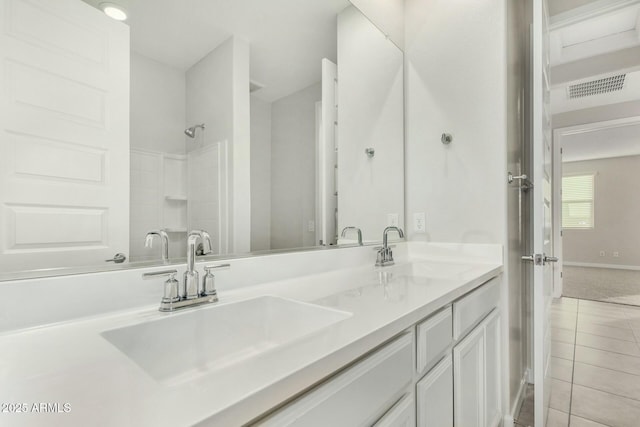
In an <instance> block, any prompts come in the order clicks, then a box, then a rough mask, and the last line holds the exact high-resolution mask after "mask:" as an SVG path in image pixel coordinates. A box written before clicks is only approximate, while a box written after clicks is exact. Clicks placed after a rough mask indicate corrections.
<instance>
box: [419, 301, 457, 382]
mask: <svg viewBox="0 0 640 427" xmlns="http://www.w3.org/2000/svg"><path fill="white" fill-rule="evenodd" d="M452 319H453V314H452V308H451V306H448V307H446V308H444V309H443V310H441V311H439V312H438V313H436V314H434V315H433V316H431V317H429V318H428V319H427V320H425V321H423V322H421V323H418V327H417V329H416V332H417V357H416V365H417V366H416V369H417V371H418V373H422V372H425V371H426V370H427V369H429V368H430V367H431V366H433V365H434V364H435V363H436V362H437V361H438V360H439V359H440V357H441V356H442V355H443V353H444V352H445V351H446V350H447V349H448V348H449V346H450V345H451V342H452V341H453V332H452V330H453V321H452Z"/></svg>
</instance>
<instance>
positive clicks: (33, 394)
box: [0, 259, 502, 427]
mask: <svg viewBox="0 0 640 427" xmlns="http://www.w3.org/2000/svg"><path fill="white" fill-rule="evenodd" d="M381 271H384V272H386V273H385V274H384V276H385V277H383V276H382V275H381V274H380V272H381ZM501 271H502V265H501V264H496V263H474V262H472V261H468V260H467V261H465V262H451V261H440V260H438V261H434V260H427V259H418V260H414V262H412V263H407V262H405V263H398V264H397V265H395V266H392V267H385V268H383V269H380V268H375V267H373V266H365V267H357V268H350V269H341V270H336V271H331V272H328V273H321V274H315V275H312V276H305V277H300V278H294V279H287V280H281V281H277V282H272V283H267V284H262V285H259V286H248V287H244V288H240V289H238V290H233V291H227V292H220V303H219V304H226V303H232V302H235V301H239V300H243V299H248V298H253V297H256V296H260V295H274V296H280V297H285V298H291V299H295V300H298V301H305V302H310V303H313V304H318V305H321V306H326V307H330V308H334V309H337V310H341V311H346V312H349V313H352V316H350V317H349V318H347V319H345V320H341V321H340V322H338V323H335V324H333V325H331V326H328V327H326V328H324V329H322V330H320V331H318V332H316V333H313V334H311V335H309V336H306V337H303V338H300V339H298V340H296V341H295V342H293V343H291V344H289V345H287V346H284V347H283V348H276V349H274V350H271V351H269V352H266V353H265V354H262V355H260V356H257V357H254V358H251V359H247V360H243V361H238V362H237V363H235V364H232V365H230V366H228V367H225V368H224V369H222V370H218V371H216V372H211V373H207V372H204V373H202V374H201V375H199V376H198V377H196V378H193V379H192V380H190V381H184V382H182V383H177V384H167V383H160V382H158V381H156V380H155V379H153V378H152V377H151V376H149V375H148V374H147V373H146V372H145V371H143V370H142V369H141V368H140V367H138V366H137V365H136V364H135V363H134V362H133V361H131V360H130V359H129V358H127V357H126V356H125V355H124V354H123V353H121V352H120V351H119V350H118V349H117V348H116V347H115V346H113V345H112V344H111V343H109V342H108V341H106V340H105V339H104V338H103V337H102V336H101V335H100V333H101V332H103V331H106V330H111V329H114V328H119V327H123V326H128V325H132V324H137V323H140V322H145V321H148V320H152V319H157V318H160V317H166V316H171V315H173V314H163V313H160V312H158V311H157V306H156V305H154V306H148V307H143V308H138V309H135V310H131V311H128V312H118V313H115V314H113V313H112V314H106V315H102V316H99V317H95V318H90V319H84V320H81V321H70V322H66V323H60V324H57V325H50V326H44V327H38V328H33V329H27V330H22V331H16V332H9V333H5V334H1V335H0V384H1V386H0V403H1V404H22V403H24V404H26V405H27V407H28V412H30V413H1V412H0V425H11V426H34V425H35V426H37V425H43V426H45V425H46V426H54V425H65V426H70V425H72V426H87V425H91V426H107V425H108V426H115V425H117V426H154V427H157V426H182V425H184V426H186V425H193V424H197V423H199V422H201V423H202V424H203V425H221V426H233V425H240V424H242V423H245V422H248V421H250V420H252V419H254V418H255V417H256V416H259V415H260V414H262V413H264V412H265V411H266V410H268V409H269V408H272V407H273V406H275V405H277V404H278V403H280V402H282V401H284V400H286V399H287V398H290V397H291V396H293V395H295V394H297V393H299V392H301V391H302V390H304V389H306V388H308V387H309V386H311V385H312V384H314V383H317V382H318V381H320V380H322V379H323V378H325V377H326V376H328V375H329V374H331V373H332V372H334V371H336V370H337V369H339V368H340V367H342V366H344V365H346V364H348V363H350V362H352V361H353V360H355V359H357V358H358V357H360V356H361V355H363V354H364V353H366V352H367V351H369V350H371V349H373V348H374V347H376V346H378V345H379V344H381V343H383V342H384V341H386V340H388V339H390V338H392V337H393V336H395V335H396V334H398V333H400V332H401V331H403V330H404V329H406V328H407V327H409V326H411V325H412V324H414V323H416V322H418V321H419V320H421V319H423V318H425V317H426V316H428V315H429V314H430V313H432V312H434V311H435V310H437V309H438V308H440V307H443V306H444V305H446V304H448V303H450V302H452V301H453V300H455V299H457V298H458V297H460V296H461V295H463V294H465V293H467V292H469V291H470V290H472V289H474V288H475V287H477V286H479V285H481V284H482V283H484V282H486V281H487V280H489V279H490V278H492V277H494V276H496V275H498V274H499V273H500V272H501ZM70 297H71V298H72V296H70ZM215 308H216V305H209V306H205V307H200V308H193V309H191V310H211V309H214V310H215ZM210 327H212V328H215V327H216V325H210ZM167 350H168V351H171V342H170V337H168V339H167ZM34 403H35V404H39V403H49V404H51V403H58V404H59V405H58V407H59V410H60V412H61V413H33V412H31V411H32V409H33V404H34ZM64 404H68V405H69V406H68V407H67V408H69V407H70V411H69V412H67V413H65V412H64V409H65V407H64ZM52 408H53V407H51V406H50V407H49V410H51V409H52Z"/></svg>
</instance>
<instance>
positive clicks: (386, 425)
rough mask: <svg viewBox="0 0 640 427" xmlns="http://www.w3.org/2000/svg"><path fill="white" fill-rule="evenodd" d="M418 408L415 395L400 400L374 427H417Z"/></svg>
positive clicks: (411, 394)
mask: <svg viewBox="0 0 640 427" xmlns="http://www.w3.org/2000/svg"><path fill="white" fill-rule="evenodd" d="M415 419H416V408H415V402H414V399H413V393H409V394H407V395H405V396H403V397H402V399H400V401H399V402H398V403H396V404H395V405H394V406H393V408H391V409H390V410H389V412H387V413H386V414H385V415H384V417H382V418H381V419H380V420H379V421H378V422H377V423H375V424H374V427H414V426H415V425H416V421H415Z"/></svg>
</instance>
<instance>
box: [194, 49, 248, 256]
mask: <svg viewBox="0 0 640 427" xmlns="http://www.w3.org/2000/svg"><path fill="white" fill-rule="evenodd" d="M200 123H205V125H206V130H205V131H204V132H203V131H201V130H198V131H197V134H196V138H195V139H190V138H188V139H187V150H188V151H190V150H195V149H199V148H203V147H205V146H211V145H215V144H220V143H223V142H225V141H226V142H227V143H228V147H229V150H228V152H226V154H225V152H222V154H221V156H223V161H224V162H229V164H230V167H229V168H228V169H226V172H225V173H226V174H227V176H226V178H227V179H228V182H229V188H230V197H229V200H228V202H229V206H228V210H229V221H228V222H226V223H224V224H223V228H224V230H226V231H225V232H227V231H228V233H229V234H228V236H222V235H220V236H214V237H215V238H218V239H224V240H226V241H228V242H229V246H228V248H227V249H226V250H227V251H229V252H234V253H242V252H248V251H249V247H250V236H249V234H250V228H251V223H250V221H251V211H250V209H251V201H250V197H251V196H250V148H249V144H250V141H249V132H250V130H249V127H250V112H249V45H248V44H247V43H246V42H244V41H241V40H239V39H237V38H235V37H231V38H229V39H228V40H227V41H225V42H224V43H222V44H221V45H220V46H218V47H217V48H216V49H214V50H213V51H211V52H210V53H209V54H208V55H207V56H205V57H204V58H203V59H201V60H200V61H199V62H198V63H197V64H195V65H194V66H193V67H191V68H190V69H189V70H187V126H192V125H195V124H200ZM225 209H226V208H225ZM209 231H210V230H209Z"/></svg>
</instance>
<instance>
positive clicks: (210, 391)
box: [0, 242, 502, 426]
mask: <svg viewBox="0 0 640 427" xmlns="http://www.w3.org/2000/svg"><path fill="white" fill-rule="evenodd" d="M394 255H395V258H396V259H395V264H394V265H390V266H385V267H377V266H374V261H375V252H374V251H372V249H371V247H367V246H363V247H353V248H344V249H341V250H320V251H308V252H299V253H287V254H270V255H265V256H263V257H253V258H239V259H231V260H229V261H228V262H229V264H230V266H229V268H228V269H227V270H224V271H220V272H219V273H218V274H217V275H216V276H217V282H218V283H217V284H218V297H219V301H218V302H217V303H213V304H206V305H201V306H197V307H191V308H186V309H184V310H179V311H177V312H173V313H162V312H160V311H158V307H157V302H158V301H159V298H160V296H161V295H162V287H161V284H162V279H160V278H158V279H155V280H151V281H142V279H141V277H140V275H141V274H145V273H149V272H152V271H154V270H151V269H148V271H147V270H145V269H138V270H127V271H126V272H110V273H95V274H89V275H76V276H65V277H64V280H57V281H56V280H54V279H40V282H39V283H40V284H37V283H36V282H38V279H30V280H27V281H15V282H14V284H15V285H16V286H18V285H17V284H18V283H19V284H20V285H21V286H25V285H29V283H26V282H32V283H31V285H32V286H42V288H41V289H43V290H44V292H46V293H48V294H47V295H45V296H44V297H43V298H44V299H47V298H48V299H49V303H50V304H55V301H56V299H61V298H71V299H73V289H74V286H76V285H75V284H73V283H70V282H77V285H78V286H81V285H83V284H84V285H85V286H95V289H94V291H95V294H97V297H96V299H95V300H94V301H93V304H95V307H94V308H95V310H94V313H93V314H92V315H89V316H87V315H82V314H80V313H79V314H77V315H76V316H75V317H74V316H73V315H70V316H71V317H67V318H58V319H56V318H53V317H52V318H48V319H43V320H42V321H41V323H40V324H26V323H25V324H22V325H17V324H16V325H15V327H14V328H13V329H12V330H4V331H3V332H2V333H1V334H0V354H1V355H2V356H1V359H0V360H1V365H0V383H2V384H3V387H2V389H1V390H0V400H1V401H2V402H13V403H16V404H22V403H25V404H28V405H31V404H32V403H35V402H47V403H58V404H59V407H60V408H63V407H64V406H63V405H64V404H67V405H69V406H68V407H69V408H70V410H69V411H68V412H65V411H60V413H33V412H30V413H2V414H0V424H9V425H16V426H20V425H29V426H32V425H56V424H60V425H120V426H124V425H132V426H143V425H145V426H146V425H148V426H165V425H166V426H178V425H212V426H218V425H219V426H233V425H246V424H249V425H264V426H284V425H299V426H315V425H317V426H328V425H331V426H357V425H376V426H410V425H420V426H445V425H459V426H470V425H482V426H495V425H497V424H498V423H499V422H500V415H501V398H500V378H501V373H500V364H499V360H500V351H501V350H500V340H501V332H500V330H501V325H500V323H501V322H500V308H499V307H500V293H501V291H500V289H501V285H500V284H501V272H502V249H501V247H500V246H499V245H456V244H430V243H418V242H401V243H397V246H396V247H395V248H394ZM203 266H204V264H202V265H199V264H196V269H198V268H199V269H202V267H203ZM185 267H186V266H184V265H183V266H179V268H178V269H180V268H182V269H184V268H185ZM265 267H266V268H268V269H265ZM305 269H306V270H305ZM156 270H157V269H156ZM301 271H310V272H311V274H300V272H301ZM134 272H135V275H136V276H137V277H138V278H139V279H138V280H137V283H131V279H130V278H133V277H135V276H134V275H133V273H134ZM127 275H128V276H127ZM107 282H109V283H110V284H109V285H107ZM149 282H154V283H149ZM155 282H157V283H155ZM145 284H148V286H144V285H145ZM65 286H66V287H65ZM11 287H12V283H11V282H5V283H3V284H2V286H0V292H1V291H4V292H9V294H5V296H6V297H10V296H11V295H10V293H11ZM109 291H110V292H111V293H112V294H113V295H115V296H117V295H121V294H122V295H126V294H127V292H128V294H131V295H132V300H135V301H143V300H144V301H147V303H145V304H142V305H135V306H134V305H132V306H129V307H123V306H115V305H113V306H109V304H108V303H105V302H104V300H103V298H102V296H103V295H102V294H105V293H106V294H108V293H109ZM136 293H138V294H139V295H137V296H135V294H136ZM76 303H77V304H91V303H92V302H91V301H87V300H86V299H84V300H83V299H80V297H79V298H78V299H77V300H76ZM20 304H22V303H20ZM25 304H27V303H25ZM24 307H26V305H25V306H24ZM24 309H26V308H24ZM17 310H18V309H16V312H15V313H17ZM15 313H14V314H15ZM454 421H455V422H454Z"/></svg>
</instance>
